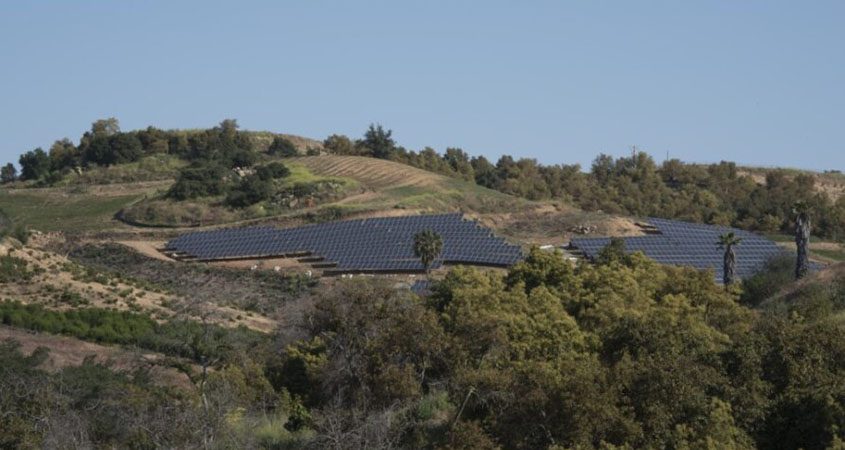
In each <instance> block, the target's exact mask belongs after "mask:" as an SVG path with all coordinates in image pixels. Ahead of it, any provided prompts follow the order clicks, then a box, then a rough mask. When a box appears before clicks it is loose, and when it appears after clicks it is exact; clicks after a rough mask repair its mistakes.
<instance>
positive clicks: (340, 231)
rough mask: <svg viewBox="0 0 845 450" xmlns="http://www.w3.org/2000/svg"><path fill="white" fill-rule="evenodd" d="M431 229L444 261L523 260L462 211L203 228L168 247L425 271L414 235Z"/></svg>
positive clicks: (209, 255)
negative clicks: (415, 248)
mask: <svg viewBox="0 0 845 450" xmlns="http://www.w3.org/2000/svg"><path fill="white" fill-rule="evenodd" d="M426 229H430V230H433V231H435V232H437V233H438V234H440V236H441V237H442V238H443V252H442V254H441V256H440V259H438V260H437V261H435V262H434V267H439V266H440V265H442V264H454V263H464V264H482V265H493V266H509V265H512V264H514V263H515V262H517V261H519V260H520V259H521V258H522V251H521V249H520V248H519V247H518V246H514V245H510V244H508V243H507V242H505V241H504V240H503V239H500V238H497V237H495V236H493V234H492V233H491V232H490V230H488V229H486V228H484V227H482V226H479V225H478V224H477V223H476V222H474V221H468V220H464V219H463V216H462V215H461V214H459V213H456V214H444V215H427V216H406V217H382V218H373V219H361V220H348V221H340V222H330V223H325V224H315V225H306V226H302V227H297V228H289V229H275V228H270V227H253V228H238V229H224V230H214V231H202V232H196V233H189V234H186V235H183V236H180V237H177V238H175V239H173V240H171V241H170V242H168V243H167V245H166V247H165V248H166V249H167V250H168V251H173V252H177V253H181V254H185V255H188V256H190V257H193V258H196V259H199V260H215V259H232V258H241V259H243V258H259V257H269V256H295V255H304V254H308V255H313V256H315V257H317V258H322V260H321V261H319V263H320V264H327V265H328V264H331V263H335V264H336V267H334V268H333V269H332V270H334V271H336V272H354V271H420V270H423V267H422V264H421V263H420V261H419V259H418V258H417V257H415V256H414V254H413V236H414V235H415V234H416V233H418V232H420V231H423V230H426Z"/></svg>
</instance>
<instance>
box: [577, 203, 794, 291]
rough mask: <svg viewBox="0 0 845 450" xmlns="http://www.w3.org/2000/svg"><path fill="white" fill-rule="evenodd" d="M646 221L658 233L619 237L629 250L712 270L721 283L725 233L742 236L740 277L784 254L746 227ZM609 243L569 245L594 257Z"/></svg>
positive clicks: (591, 241)
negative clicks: (721, 247)
mask: <svg viewBox="0 0 845 450" xmlns="http://www.w3.org/2000/svg"><path fill="white" fill-rule="evenodd" d="M648 222H649V223H650V224H651V225H653V226H654V227H655V228H657V230H658V232H659V233H658V234H650V235H646V236H631V237H624V238H622V239H624V241H625V248H626V250H627V251H628V252H629V253H631V252H636V251H641V252H643V253H644V254H645V255H646V256H648V257H649V258H651V259H653V260H655V261H657V262H659V263H661V264H668V265H677V266H690V267H694V268H696V269H712V270H713V271H714V272H715V275H716V279H717V280H718V281H720V282H721V280H722V270H723V268H722V258H723V254H724V250H722V249H720V248H719V246H718V244H717V242H718V240H719V236H721V235H722V234H724V233H728V232H733V233H734V234H735V235H737V237H739V238H741V239H742V242H741V243H740V244H739V245H737V246H736V247H735V251H736V257H737V275H738V276H739V277H740V278H747V277H750V276H752V275H754V274H755V273H757V272H759V271H760V270H761V269H762V268H763V267H764V266H765V264H766V262H768V261H769V260H770V259H771V258H773V257H775V256H777V255H780V254H783V253H784V250H783V249H782V248H781V247H779V246H778V245H777V244H775V243H774V242H772V241H770V240H769V239H766V238H765V237H763V236H760V235H757V234H754V233H751V232H749V231H745V230H739V229H736V228H730V227H724V226H716V225H704V224H696V223H687V222H680V221H676V220H669V219H658V218H649V219H648ZM609 243H610V238H578V239H573V240H572V246H573V247H575V248H577V249H579V250H581V251H582V252H583V253H584V255H585V256H586V257H587V258H589V259H595V257H596V256H597V255H598V253H599V251H601V249H603V248H604V247H605V246H607V244H609Z"/></svg>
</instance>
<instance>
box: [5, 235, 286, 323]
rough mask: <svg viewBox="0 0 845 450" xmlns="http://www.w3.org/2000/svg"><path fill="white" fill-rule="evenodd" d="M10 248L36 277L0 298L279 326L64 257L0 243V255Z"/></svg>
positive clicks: (44, 240)
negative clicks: (89, 271) (91, 270)
mask: <svg viewBox="0 0 845 450" xmlns="http://www.w3.org/2000/svg"><path fill="white" fill-rule="evenodd" d="M36 243H37V245H49V242H48V241H47V238H42V239H39V240H38V241H36ZM10 250H11V253H10V254H12V255H13V256H15V257H17V258H20V259H22V260H24V261H26V263H27V265H28V267H29V269H30V270H34V271H37V272H38V273H37V274H36V275H35V277H34V278H32V279H31V280H29V281H26V282H21V283H8V284H4V285H3V290H2V294H0V300H18V301H21V302H23V303H28V304H41V305H43V306H45V307H48V308H51V309H56V310H66V309H71V308H75V307H78V306H80V305H79V304H74V302H76V301H77V300H74V302H68V301H66V300H63V297H62V295H65V298H72V299H79V300H78V301H82V302H84V303H83V305H85V306H94V307H101V308H114V309H117V310H121V311H134V312H143V313H147V314H150V316H151V317H153V318H155V319H157V320H159V321H164V320H168V319H170V318H172V317H177V316H184V315H186V314H187V315H193V314H202V315H207V317H208V318H209V320H211V321H212V322H214V323H217V324H219V325H222V326H227V327H235V326H238V325H244V326H246V327H249V328H251V329H254V330H257V331H263V332H270V331H272V330H274V329H275V328H276V326H277V325H278V323H277V322H276V321H275V320H273V319H270V318H268V317H264V316H262V315H259V314H256V313H252V312H249V313H248V312H245V311H243V310H240V309H237V308H234V307H232V306H230V305H221V304H215V303H212V302H202V303H197V302H195V300H194V299H192V298H188V297H186V296H182V295H177V294H175V293H172V292H168V291H164V290H158V291H153V290H150V289H148V288H147V287H146V286H144V285H140V284H138V283H134V282H132V280H127V279H124V278H120V277H115V276H111V275H107V274H97V275H96V276H94V277H91V276H88V275H83V274H84V273H85V270H84V268H82V267H80V266H79V265H77V264H75V263H74V262H72V261H70V260H69V259H68V258H67V257H66V256H64V255H60V254H57V253H55V252H52V251H48V250H46V249H44V248H35V247H31V246H30V247H23V248H20V249H14V247H13V246H12V245H10V243H9V242H8V241H6V242H5V243H2V242H0V254H7V253H9V251H10Z"/></svg>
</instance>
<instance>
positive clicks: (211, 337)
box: [0, 302, 266, 361]
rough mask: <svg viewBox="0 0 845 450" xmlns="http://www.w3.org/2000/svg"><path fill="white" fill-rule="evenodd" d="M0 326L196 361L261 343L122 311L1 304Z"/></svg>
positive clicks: (252, 335)
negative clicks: (62, 309) (123, 346)
mask: <svg viewBox="0 0 845 450" xmlns="http://www.w3.org/2000/svg"><path fill="white" fill-rule="evenodd" d="M0 323H2V324H4V325H11V326H15V327H18V328H26V329H30V330H36V331H42V332H46V333H52V334H64V335H68V336H73V337H75V338H79V339H82V340H88V341H95V342H100V343H106V344H121V345H135V346H137V347H140V348H143V349H147V350H151V351H155V352H160V353H164V354H166V355H170V356H179V357H184V358H190V359H193V360H195V361H201V360H202V358H222V357H224V356H226V355H228V353H227V352H228V351H229V350H234V349H237V348H241V347H242V346H243V347H246V348H249V347H252V346H255V345H257V344H258V343H260V342H262V341H263V340H264V339H266V337H265V336H264V335H263V334H262V333H259V332H257V331H252V330H249V329H247V328H244V327H240V328H234V329H227V328H223V327H221V326H219V325H203V324H201V323H198V322H194V321H188V320H184V321H173V322H167V323H161V324H160V323H158V322H156V321H155V320H153V319H152V318H150V317H149V316H147V315H144V314H138V313H132V312H127V311H115V310H111V309H103V308H81V309H74V310H70V311H53V310H48V309H45V308H44V307H42V306H40V305H24V304H22V303H20V302H0Z"/></svg>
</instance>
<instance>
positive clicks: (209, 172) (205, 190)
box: [167, 163, 226, 200]
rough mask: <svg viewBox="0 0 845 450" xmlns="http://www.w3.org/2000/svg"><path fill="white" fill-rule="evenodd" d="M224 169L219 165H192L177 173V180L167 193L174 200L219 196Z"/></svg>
mask: <svg viewBox="0 0 845 450" xmlns="http://www.w3.org/2000/svg"><path fill="white" fill-rule="evenodd" d="M225 176H226V169H225V168H224V167H222V166H220V165H219V164H214V163H210V164H193V165H191V166H190V167H186V168H184V169H182V170H180V171H179V178H177V179H176V183H175V184H174V185H173V187H171V188H170V190H169V191H168V193H167V196H168V197H170V198H172V199H175V200H187V199H192V198H198V197H208V196H214V195H221V194H223V192H224V190H225V183H224V178H225Z"/></svg>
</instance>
